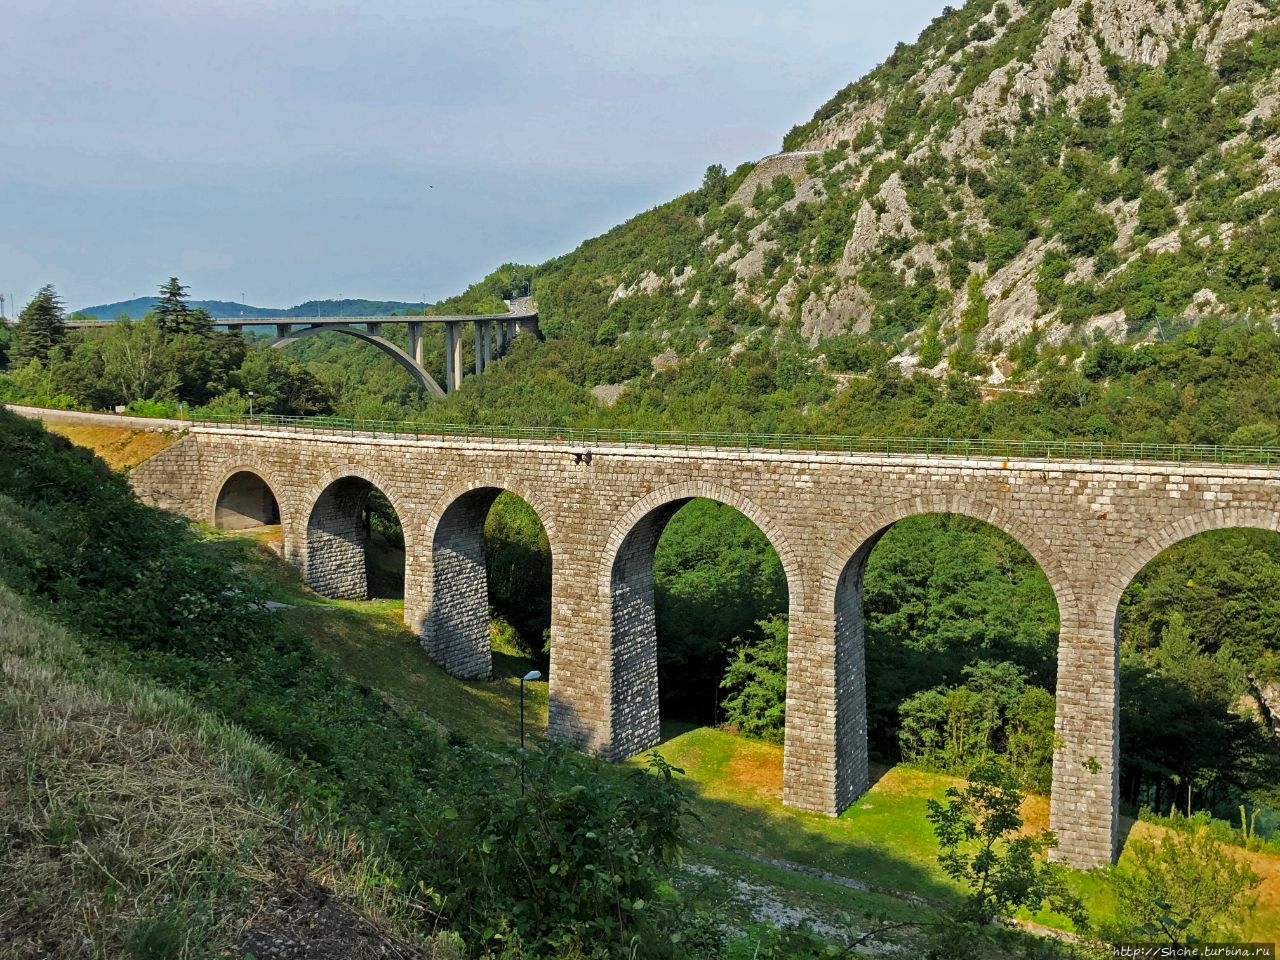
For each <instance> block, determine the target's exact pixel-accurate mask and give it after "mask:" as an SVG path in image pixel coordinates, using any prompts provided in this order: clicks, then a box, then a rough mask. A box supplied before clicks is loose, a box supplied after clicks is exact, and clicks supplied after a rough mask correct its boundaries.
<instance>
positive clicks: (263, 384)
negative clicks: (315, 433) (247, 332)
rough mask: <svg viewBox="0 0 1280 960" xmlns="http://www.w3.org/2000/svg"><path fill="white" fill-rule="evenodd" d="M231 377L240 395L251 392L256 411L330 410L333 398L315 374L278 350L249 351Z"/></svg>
mask: <svg viewBox="0 0 1280 960" xmlns="http://www.w3.org/2000/svg"><path fill="white" fill-rule="evenodd" d="M231 379H232V380H233V381H234V382H235V385H236V386H237V387H238V388H239V389H240V391H241V393H242V394H245V395H247V394H248V392H249V391H250V390H252V391H253V393H254V409H255V410H256V411H258V412H259V413H273V414H278V415H281V416H290V417H307V416H313V415H315V414H323V413H331V412H332V411H333V407H332V402H333V398H332V397H331V395H330V393H329V391H328V390H327V389H325V387H324V385H323V384H321V383H320V381H319V380H317V379H316V377H315V374H313V373H312V372H311V371H310V370H308V369H307V368H306V367H304V366H303V365H302V364H301V363H299V362H298V361H297V360H295V359H294V358H293V357H291V356H289V355H288V354H286V353H282V352H281V351H279V350H272V349H270V348H266V349H261V350H251V351H250V352H249V353H248V355H246V356H245V358H244V362H243V363H242V364H241V365H240V370H239V372H238V373H236V374H233V375H232V376H231Z"/></svg>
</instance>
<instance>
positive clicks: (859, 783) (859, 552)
mask: <svg viewBox="0 0 1280 960" xmlns="http://www.w3.org/2000/svg"><path fill="white" fill-rule="evenodd" d="M930 514H951V515H957V516H963V517H968V518H970V519H973V520H978V521H981V522H982V523H985V524H988V525H989V526H991V527H993V528H995V529H996V530H999V531H1000V532H1001V533H1004V534H1005V535H1007V536H1008V537H1010V538H1011V539H1013V540H1014V541H1015V542H1016V543H1018V544H1019V545H1020V546H1021V547H1022V548H1023V549H1024V550H1026V551H1027V553H1028V554H1029V555H1030V556H1031V558H1032V559H1033V560H1034V561H1035V562H1036V563H1037V564H1038V565H1039V567H1040V569H1041V571H1043V573H1044V574H1045V577H1046V578H1047V579H1048V581H1049V587H1050V589H1051V590H1052V592H1053V597H1054V601H1055V603H1056V604H1057V608H1058V619H1059V623H1060V624H1065V623H1066V622H1067V621H1068V618H1069V617H1074V616H1076V609H1077V607H1076V603H1077V598H1076V596H1075V592H1074V590H1073V589H1072V587H1071V580H1070V579H1069V578H1068V576H1067V573H1066V571H1065V569H1064V568H1063V567H1062V565H1061V563H1060V562H1059V561H1058V559H1057V557H1056V556H1055V555H1054V553H1053V552H1052V551H1051V550H1050V549H1049V546H1048V545H1047V544H1046V543H1045V542H1044V541H1043V539H1041V537H1040V536H1039V535H1038V534H1036V533H1035V532H1034V531H1033V530H1032V529H1031V528H1030V527H1028V526H1027V525H1026V524H1025V523H1023V522H1022V521H1020V520H1018V519H1017V518H1015V517H1011V516H1008V515H1006V514H1005V513H1004V512H1003V511H1002V510H1001V509H1000V508H999V506H998V505H996V504H994V503H991V502H989V501H985V500H981V499H970V498H968V497H960V496H955V495H950V494H948V495H943V494H939V495H936V496H925V497H914V498H910V499H904V500H900V501H898V502H896V503H893V504H890V505H889V506H887V507H885V508H883V509H881V510H878V511H875V512H874V513H872V514H870V515H868V516H866V517H864V518H863V519H862V520H861V521H860V522H859V523H858V524H856V525H855V526H853V527H852V528H851V529H850V531H849V533H848V534H847V535H846V536H845V537H843V538H842V539H841V543H843V546H842V547H840V548H838V549H836V550H835V551H834V553H833V557H832V559H833V563H832V566H831V567H830V568H829V569H828V570H827V572H826V573H825V574H824V576H823V578H822V583H821V587H820V590H819V597H818V603H819V604H820V609H822V610H826V611H831V612H832V614H833V616H834V623H835V650H834V659H835V677H834V686H835V753H836V759H835V778H836V812H837V813H838V812H840V811H842V810H844V809H845V808H846V807H848V806H849V805H850V804H851V803H853V801H854V800H856V799H857V798H858V796H860V795H861V794H862V793H864V792H865V791H866V790H867V789H868V788H869V787H870V775H869V766H868V725H867V681H866V667H867V660H866V619H865V613H864V610H863V602H862V597H863V578H864V575H865V573H866V568H867V560H868V558H869V557H870V555H871V551H872V550H874V549H875V547H876V544H878V543H879V542H880V540H881V538H882V537H883V536H884V535H885V533H887V532H888V530H889V529H890V528H891V527H892V526H893V525H894V524H895V523H898V522H899V521H901V520H906V519H909V518H911V517H920V516H926V515H930ZM845 558H847V559H845ZM791 719H792V715H791V713H790V712H788V715H787V720H788V725H789V726H790V723H791ZM792 736H793V731H792V730H791V729H788V741H789V742H790V741H791V739H792ZM794 736H795V737H796V739H797V740H799V739H801V732H800V731H795V732H794Z"/></svg>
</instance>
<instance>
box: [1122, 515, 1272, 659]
mask: <svg viewBox="0 0 1280 960" xmlns="http://www.w3.org/2000/svg"><path fill="white" fill-rule="evenodd" d="M1239 528H1247V529H1254V530H1268V531H1270V532H1272V533H1280V511H1274V510H1265V509H1262V508H1261V507H1237V506H1224V507H1211V508H1208V509H1205V510H1198V511H1196V512H1195V513H1191V514H1188V515H1187V516H1185V517H1182V518H1181V519H1179V520H1175V521H1174V522H1173V523H1170V524H1167V525H1166V526H1164V527H1161V528H1160V529H1159V530H1157V531H1156V532H1155V533H1153V534H1151V535H1150V536H1149V537H1147V538H1146V539H1144V540H1142V541H1140V542H1138V543H1135V544H1134V545H1133V547H1132V548H1130V549H1128V550H1126V551H1125V552H1124V553H1123V554H1122V555H1120V556H1119V557H1117V558H1116V559H1115V561H1114V562H1113V563H1112V564H1111V565H1110V571H1109V572H1108V574H1107V576H1106V578H1105V579H1104V580H1103V590H1102V593H1101V596H1099V597H1098V605H1097V609H1098V618H1099V620H1100V621H1102V622H1104V623H1110V624H1114V625H1115V628H1116V630H1117V631H1118V630H1119V623H1118V619H1119V615H1120V599H1121V597H1122V596H1124V592H1125V590H1127V589H1128V588H1129V584H1130V583H1132V582H1133V579H1134V577H1136V576H1137V575H1138V574H1139V573H1141V572H1142V569H1143V567H1145V566H1146V565H1147V564H1149V563H1150V562H1151V561H1152V560H1154V559H1155V558H1156V557H1158V556H1159V555H1160V554H1162V553H1163V552H1164V551H1165V550H1167V549H1169V548H1170V547H1172V546H1174V545H1175V544H1177V543H1181V542H1182V541H1183V540H1186V539H1189V538H1190V537H1194V536H1196V535H1198V534H1201V533H1211V532H1213V531H1215V530H1231V529H1239ZM1116 639H1117V643H1118V642H1119V635H1118V633H1117V638H1116Z"/></svg>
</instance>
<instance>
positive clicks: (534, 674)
mask: <svg viewBox="0 0 1280 960" xmlns="http://www.w3.org/2000/svg"><path fill="white" fill-rule="evenodd" d="M541 679H542V674H541V673H539V672H538V671H537V670H530V671H529V672H528V673H526V674H525V675H524V676H523V677H521V678H520V796H522V797H523V796H524V784H525V773H524V685H525V682H526V681H531V680H541Z"/></svg>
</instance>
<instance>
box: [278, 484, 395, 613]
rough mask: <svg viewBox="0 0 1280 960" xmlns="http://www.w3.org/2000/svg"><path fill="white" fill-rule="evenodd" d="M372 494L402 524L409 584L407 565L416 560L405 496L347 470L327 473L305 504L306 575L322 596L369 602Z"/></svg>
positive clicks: (314, 588) (305, 577)
mask: <svg viewBox="0 0 1280 960" xmlns="http://www.w3.org/2000/svg"><path fill="white" fill-rule="evenodd" d="M374 490H377V491H378V492H379V493H381V494H382V495H383V496H384V497H385V498H386V499H387V501H388V502H389V503H390V504H391V508H392V510H394V511H395V514H396V517H397V518H398V519H399V520H400V521H401V525H402V529H403V531H404V538H405V557H406V570H405V583H406V586H407V585H408V583H409V582H410V581H411V577H410V571H409V570H408V568H407V565H408V562H409V558H410V557H412V556H413V539H414V538H413V525H412V524H410V523H405V520H406V517H407V512H406V509H405V499H404V496H403V494H402V493H401V492H400V491H399V490H398V489H397V488H396V487H395V485H393V484H389V483H387V482H385V481H384V480H383V479H382V478H381V477H380V476H379V475H378V474H377V473H376V472H374V471H369V470H365V469H364V468H362V467H356V466H349V465H344V466H340V467H335V468H333V469H330V470H328V471H326V472H325V473H324V474H323V475H322V476H321V478H320V479H319V480H318V481H317V482H316V483H315V484H313V485H312V487H311V488H310V489H309V490H308V491H307V494H306V496H305V497H304V498H303V501H302V503H303V504H304V505H305V509H306V511H307V513H306V516H307V524H306V528H305V530H304V531H303V537H304V538H305V541H304V548H303V550H302V554H301V560H302V563H301V567H302V575H303V578H304V579H305V580H306V582H307V585H308V586H310V587H311V589H313V590H315V591H316V592H317V593H319V594H321V595H322V596H326V597H330V598H332V599H335V600H366V599H368V597H369V573H368V567H367V562H368V561H367V556H366V549H367V547H368V544H369V532H370V531H369V527H368V525H367V522H366V513H365V508H366V506H367V504H368V500H369V496H370V494H371V493H372V492H373V491H374ZM406 606H407V604H406Z"/></svg>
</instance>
